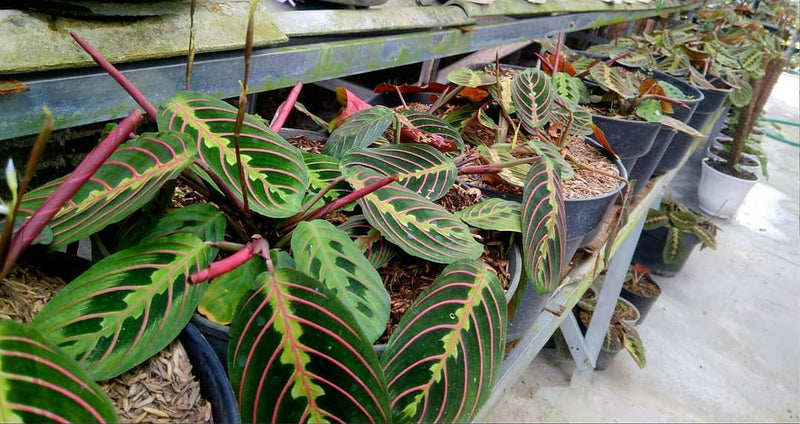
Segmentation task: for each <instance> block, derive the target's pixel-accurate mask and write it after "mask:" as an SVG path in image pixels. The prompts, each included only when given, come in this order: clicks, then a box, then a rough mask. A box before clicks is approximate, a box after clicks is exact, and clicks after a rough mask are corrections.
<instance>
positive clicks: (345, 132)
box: [322, 105, 394, 158]
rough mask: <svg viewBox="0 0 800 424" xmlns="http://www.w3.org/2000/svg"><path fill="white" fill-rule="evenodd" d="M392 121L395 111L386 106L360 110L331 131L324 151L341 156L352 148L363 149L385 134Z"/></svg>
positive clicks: (334, 155) (327, 153) (337, 156)
mask: <svg viewBox="0 0 800 424" xmlns="http://www.w3.org/2000/svg"><path fill="white" fill-rule="evenodd" d="M392 121H394V111H393V110H391V109H389V108H387V107H385V106H380V105H378V106H373V107H371V108H369V109H364V110H360V111H358V112H356V113H354V114H353V115H352V116H350V117H349V118H348V119H347V120H346V121H344V123H343V124H342V125H340V126H339V127H338V128H336V130H334V131H333V133H331V136H330V137H328V141H327V142H325V147H324V148H323V149H322V153H325V154H326V155H330V156H333V157H336V158H341V157H342V156H344V154H345V153H347V152H348V151H350V150H353V149H363V148H365V147H367V146H369V145H370V144H372V143H374V142H375V140H377V139H378V138H379V137H380V136H381V135H383V132H384V131H386V130H387V129H388V128H389V126H390V125H392Z"/></svg>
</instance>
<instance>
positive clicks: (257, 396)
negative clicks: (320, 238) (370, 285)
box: [228, 269, 389, 422]
mask: <svg viewBox="0 0 800 424" xmlns="http://www.w3.org/2000/svg"><path fill="white" fill-rule="evenodd" d="M258 284H259V286H260V287H261V288H260V289H259V290H258V291H256V292H255V293H253V294H252V295H251V296H249V297H248V298H247V299H246V300H245V301H243V302H242V304H241V305H240V307H239V308H238V312H237V314H236V316H235V318H234V320H233V323H232V324H231V331H230V335H231V339H230V342H229V343H228V373H229V375H230V380H231V384H232V386H233V389H234V392H235V393H236V396H237V398H238V402H239V407H240V408H241V414H242V421H244V422H388V421H389V402H388V395H387V391H386V382H385V380H384V376H383V373H382V372H381V370H380V365H379V363H378V358H377V354H376V353H375V350H374V349H373V348H372V345H371V343H370V341H369V340H368V339H367V338H366V336H364V333H363V332H362V331H361V329H360V328H359V327H358V325H356V324H355V322H354V319H353V317H352V314H350V312H349V311H348V310H347V308H346V307H345V306H344V305H343V304H342V303H341V301H340V300H339V299H338V298H337V297H336V295H335V294H333V293H331V291H330V290H328V289H327V287H326V286H325V285H324V284H322V283H321V282H319V281H316V280H314V279H313V278H311V277H308V276H307V275H305V274H302V273H300V272H298V271H295V270H292V269H278V270H276V271H275V273H274V274H272V275H271V274H269V273H263V274H261V276H259V277H258Z"/></svg>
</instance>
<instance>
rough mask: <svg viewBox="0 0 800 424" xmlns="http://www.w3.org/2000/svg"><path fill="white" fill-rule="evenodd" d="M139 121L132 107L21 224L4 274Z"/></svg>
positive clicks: (140, 118)
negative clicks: (26, 220)
mask: <svg viewBox="0 0 800 424" xmlns="http://www.w3.org/2000/svg"><path fill="white" fill-rule="evenodd" d="M140 122H142V113H141V112H139V110H138V109H134V110H133V111H131V113H130V114H129V115H128V116H127V117H125V119H123V120H122V122H120V123H119V125H117V127H116V128H114V131H111V132H110V133H109V134H108V136H106V138H105V139H103V141H101V142H100V144H98V145H97V147H95V148H94V149H93V150H92V151H91V152H89V155H87V156H86V158H85V159H83V161H81V163H80V164H79V165H78V167H77V168H75V170H74V171H72V173H71V174H69V176H68V177H67V179H66V180H64V182H63V183H62V184H61V185H60V186H59V187H58V188H57V189H56V191H54V192H53V194H51V195H50V196H49V197H48V198H47V200H45V202H44V204H42V206H41V207H39V209H37V210H36V212H34V213H33V216H31V218H30V219H29V220H28V222H26V223H25V224H24V225H23V226H22V227H20V229H19V231H17V234H16V235H15V236H14V238H13V239H12V240H11V245H10V246H9V248H8V255H7V257H6V261H5V265H4V266H3V274H5V273H7V272H8V270H9V269H10V268H11V266H12V265H13V264H14V262H15V261H16V260H17V259H18V258H19V256H20V255H21V254H22V252H23V251H24V250H25V249H27V248H28V246H30V244H31V243H32V242H33V240H35V239H36V237H37V236H38V235H39V233H41V232H42V229H44V227H45V226H46V225H47V224H48V223H49V222H50V220H51V219H53V217H54V216H55V215H56V213H57V212H58V211H59V210H60V209H61V207H62V206H64V203H66V202H67V201H69V199H71V198H72V196H74V195H75V193H76V192H77V191H78V189H80V188H81V186H83V184H84V183H86V180H88V179H89V178H90V177H91V176H92V175H93V174H94V173H95V172H96V171H97V169H98V168H100V166H101V165H102V164H103V162H105V160H106V159H108V157H109V156H110V155H111V153H113V152H114V150H116V149H117V146H119V145H120V144H122V142H124V141H125V140H127V139H128V134H130V133H131V131H133V130H134V128H136V126H137V125H139V123H140Z"/></svg>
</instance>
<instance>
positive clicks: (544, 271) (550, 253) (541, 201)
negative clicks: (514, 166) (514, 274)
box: [522, 160, 569, 294]
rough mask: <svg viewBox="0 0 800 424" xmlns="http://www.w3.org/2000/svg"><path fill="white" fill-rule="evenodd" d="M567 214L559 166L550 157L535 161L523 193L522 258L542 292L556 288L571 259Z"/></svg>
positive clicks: (526, 271)
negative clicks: (568, 245) (549, 161)
mask: <svg viewBox="0 0 800 424" xmlns="http://www.w3.org/2000/svg"><path fill="white" fill-rule="evenodd" d="M566 215H567V214H566V212H565V210H564V198H563V196H562V194H561V184H560V182H559V181H558V176H557V175H556V173H555V169H554V168H553V167H552V165H550V163H548V162H546V161H541V160H540V161H538V162H536V163H533V164H531V168H530V171H529V172H528V175H527V177H526V181H525V189H524V191H523V193H522V260H523V266H524V269H525V275H527V276H528V278H529V279H530V281H531V282H532V283H533V285H534V286H535V287H536V290H537V291H538V292H539V293H540V294H544V293H550V292H552V291H553V290H555V288H556V287H557V286H558V284H559V283H560V282H561V272H562V270H563V269H564V267H565V266H566V262H567V261H568V260H569V258H566V257H565V254H566V253H565V250H566V242H567V223H566Z"/></svg>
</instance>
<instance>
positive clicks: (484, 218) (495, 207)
mask: <svg viewBox="0 0 800 424" xmlns="http://www.w3.org/2000/svg"><path fill="white" fill-rule="evenodd" d="M455 215H456V216H457V217H459V218H461V220H462V221H464V222H466V223H467V224H469V225H470V226H472V227H475V228H480V229H482V230H489V231H512V232H516V233H519V232H522V221H521V216H522V205H521V204H520V203H519V202H514V201H511V200H503V199H497V198H491V199H487V200H485V201H483V202H480V203H477V204H474V205H472V206H469V207H467V208H464V209H462V210H460V211H458V212H456V213H455Z"/></svg>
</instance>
